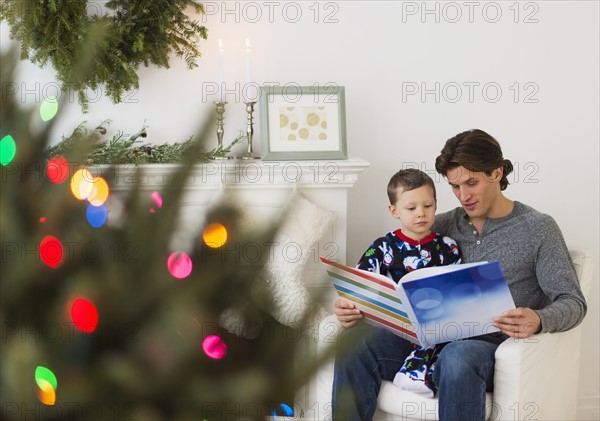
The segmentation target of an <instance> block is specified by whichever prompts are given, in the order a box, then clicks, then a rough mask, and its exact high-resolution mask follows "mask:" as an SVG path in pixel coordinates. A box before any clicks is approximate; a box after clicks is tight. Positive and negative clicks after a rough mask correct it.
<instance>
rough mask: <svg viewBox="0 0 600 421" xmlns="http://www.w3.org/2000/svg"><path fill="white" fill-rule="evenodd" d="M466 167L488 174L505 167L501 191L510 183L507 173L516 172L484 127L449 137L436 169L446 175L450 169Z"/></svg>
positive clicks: (436, 161)
mask: <svg viewBox="0 0 600 421" xmlns="http://www.w3.org/2000/svg"><path fill="white" fill-rule="evenodd" d="M456 167H464V168H466V169H467V170H469V171H473V172H483V173H485V174H486V175H487V176H491V175H492V171H494V170H495V169H496V168H500V167H502V178H501V179H500V190H504V189H506V187H507V186H508V184H509V183H508V178H507V177H508V175H509V174H510V173H511V172H512V171H513V165H512V162H510V160H508V159H504V157H503V156H502V149H501V148H500V144H499V143H498V141H497V140H496V139H494V138H493V137H492V136H491V135H489V134H487V133H486V132H484V131H483V130H479V129H473V130H468V131H466V132H462V133H459V134H457V135H456V136H454V137H453V138H451V139H448V141H447V142H446V144H445V145H444V148H443V149H442V151H441V152H440V155H439V156H438V157H437V159H436V160H435V169H436V171H437V172H438V173H440V174H441V175H443V176H444V177H446V175H447V174H448V171H449V170H451V169H453V168H456Z"/></svg>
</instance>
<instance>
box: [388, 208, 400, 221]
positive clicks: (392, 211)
mask: <svg viewBox="0 0 600 421" xmlns="http://www.w3.org/2000/svg"><path fill="white" fill-rule="evenodd" d="M388 210H389V211H390V213H391V214H392V217H393V218H396V219H400V217H399V216H398V213H397V212H396V206H394V205H388Z"/></svg>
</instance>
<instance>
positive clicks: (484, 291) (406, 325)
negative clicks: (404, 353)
mask: <svg viewBox="0 0 600 421" xmlns="http://www.w3.org/2000/svg"><path fill="white" fill-rule="evenodd" d="M321 261H322V262H323V263H324V264H325V266H326V268H327V272H328V273H329V276H330V278H331V280H332V282H333V286H334V287H335V289H336V291H337V292H338V294H339V296H340V297H342V298H345V299H346V300H348V301H351V302H353V303H354V304H355V305H356V307H357V308H359V309H360V310H361V311H362V313H363V316H364V318H365V319H366V321H368V322H370V323H373V324H375V325H378V326H383V327H385V328H387V329H390V330H391V331H392V332H394V333H395V334H397V335H399V336H402V337H403V338H406V339H408V340H409V341H411V342H414V343H416V344H418V345H421V346H423V347H430V346H433V345H435V344H438V343H442V342H450V341H454V340H457V339H463V338H469V337H472V336H479V335H484V334H487V333H492V332H497V331H498V329H497V328H496V327H495V326H494V325H493V322H492V319H493V317H495V316H499V315H501V314H502V313H504V312H505V311H506V310H509V309H513V308H515V303H514V301H513V298H512V295H511V294H510V290H509V289H508V284H507V283H506V279H505V277H504V274H503V273H502V269H501V267H500V263H499V262H477V263H465V264H460V265H449V266H436V267H429V268H423V269H418V270H415V271H413V272H410V273H408V274H406V275H405V276H403V277H402V279H401V280H400V283H399V284H396V283H395V282H394V281H393V280H392V279H390V278H388V277H386V276H384V275H381V274H379V273H373V272H368V271H365V270H360V269H355V268H352V267H349V266H345V265H342V264H340V263H337V262H333V261H331V260H328V259H326V258H324V257H321Z"/></svg>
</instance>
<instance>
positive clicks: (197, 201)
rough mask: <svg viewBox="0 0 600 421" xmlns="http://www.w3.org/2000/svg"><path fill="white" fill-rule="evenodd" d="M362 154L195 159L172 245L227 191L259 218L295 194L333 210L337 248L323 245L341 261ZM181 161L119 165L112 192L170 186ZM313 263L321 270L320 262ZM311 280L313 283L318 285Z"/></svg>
mask: <svg viewBox="0 0 600 421" xmlns="http://www.w3.org/2000/svg"><path fill="white" fill-rule="evenodd" d="M369 165H370V164H369V163H368V162H367V161H365V160H362V159H356V158H354V159H347V160H303V161H262V160H241V159H236V160H233V159H232V160H215V161H210V162H208V163H203V164H197V165H195V166H194V167H193V168H192V171H191V174H190V177H189V179H188V180H187V181H186V185H185V193H184V197H183V199H182V203H181V211H180V212H181V221H180V229H179V230H178V232H177V233H176V234H175V236H174V238H173V246H174V247H185V244H186V242H189V241H190V239H189V236H190V233H191V232H197V231H198V230H199V229H200V227H201V226H202V224H203V223H204V215H205V214H206V212H207V210H208V209H209V208H210V206H212V205H213V204H214V203H215V202H216V201H217V200H219V199H220V198H221V197H222V195H223V193H224V192H226V191H227V192H228V193H231V194H232V195H233V196H234V197H235V200H236V201H237V202H238V203H239V204H240V205H241V206H243V207H244V208H245V209H248V210H249V211H250V212H251V213H252V214H254V215H256V219H257V222H261V221H262V220H264V221H265V222H268V221H271V220H272V218H273V216H274V215H275V214H276V213H277V212H278V211H279V210H280V209H281V208H282V207H283V206H284V205H285V204H286V203H287V201H288V199H289V198H290V196H291V195H292V194H293V193H296V192H299V193H301V194H302V195H303V196H304V197H305V198H307V199H308V200H310V201H311V202H313V203H315V204H316V205H318V206H319V207H321V208H322V209H324V210H327V211H330V212H333V213H334V214H335V223H334V224H333V226H332V228H331V231H330V232H329V233H328V234H327V238H326V239H324V241H323V244H324V245H326V244H328V243H329V244H334V245H335V250H332V249H331V248H329V249H328V250H319V251H323V252H324V253H325V254H327V257H330V258H334V259H336V260H338V261H340V262H342V263H345V261H346V225H347V214H348V209H347V202H348V200H347V199H348V191H349V190H350V189H351V188H352V187H353V186H354V184H355V183H356V181H357V179H358V176H359V174H360V173H361V172H362V171H364V170H365V169H366V168H368V167H369ZM178 167H179V165H178V164H146V165H120V166H118V167H116V169H113V170H115V171H116V172H115V174H114V176H113V177H112V179H111V189H112V192H113V193H115V195H116V196H117V197H118V196H119V193H120V192H121V193H124V192H126V191H128V190H130V189H131V187H132V186H133V185H134V184H136V183H139V185H138V188H139V189H141V191H142V192H144V191H147V192H153V191H158V192H159V193H160V192H161V191H162V189H164V188H166V187H167V183H168V180H169V177H170V176H171V175H172V174H173V172H174V171H175V170H176V169H177V168H178ZM91 170H92V172H94V173H95V174H97V175H98V174H100V175H101V174H102V173H104V172H106V173H108V167H104V166H102V167H96V168H91ZM312 260H313V261H311V264H312V265H314V266H315V269H317V268H318V267H317V265H316V263H317V262H314V260H315V259H312ZM311 279H312V278H309V279H308V280H307V286H308V287H309V288H311V289H312V288H315V287H316V285H314V284H311Z"/></svg>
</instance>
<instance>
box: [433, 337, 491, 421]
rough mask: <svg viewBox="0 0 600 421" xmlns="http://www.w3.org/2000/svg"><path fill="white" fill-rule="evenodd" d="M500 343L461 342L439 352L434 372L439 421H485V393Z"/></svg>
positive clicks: (447, 346) (483, 341) (488, 387)
mask: <svg viewBox="0 0 600 421" xmlns="http://www.w3.org/2000/svg"><path fill="white" fill-rule="evenodd" d="M500 342H502V339H498V340H496V339H495V338H492V339H491V340H478V339H471V340H462V341H456V342H451V343H449V344H447V345H446V346H445V347H444V349H443V350H442V351H441V352H440V354H439V356H438V360H437V362H436V366H435V370H434V372H433V378H434V381H435V383H436V385H437V387H438V398H439V418H440V420H444V421H454V420H456V421H465V420H477V421H479V420H485V393H486V392H491V391H492V390H493V387H494V366H495V357H494V354H495V352H496V349H497V348H498V345H500Z"/></svg>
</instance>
